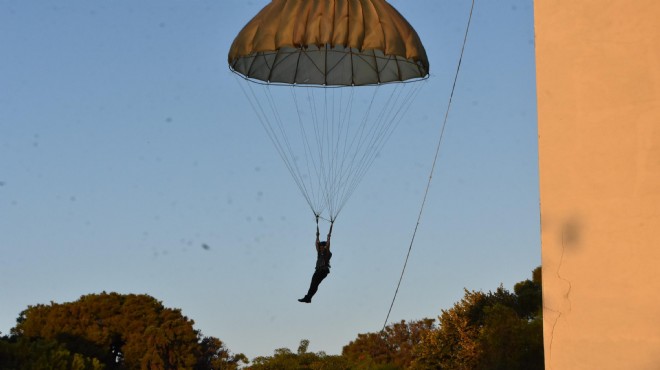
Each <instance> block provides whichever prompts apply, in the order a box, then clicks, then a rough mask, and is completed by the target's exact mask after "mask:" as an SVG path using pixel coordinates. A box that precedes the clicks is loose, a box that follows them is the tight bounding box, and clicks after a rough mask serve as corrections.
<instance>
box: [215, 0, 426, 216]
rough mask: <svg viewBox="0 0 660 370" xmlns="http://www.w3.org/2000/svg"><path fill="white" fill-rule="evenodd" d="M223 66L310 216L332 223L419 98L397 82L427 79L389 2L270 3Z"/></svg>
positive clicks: (413, 87)
mask: <svg viewBox="0 0 660 370" xmlns="http://www.w3.org/2000/svg"><path fill="white" fill-rule="evenodd" d="M228 61H229V67H230V69H231V70H232V71H234V72H236V73H237V74H238V75H240V76H242V77H243V79H245V80H247V81H248V82H241V81H239V86H240V87H241V89H242V90H243V93H244V94H245V96H246V98H247V99H248V100H249V102H250V104H251V106H252V109H253V111H254V113H255V115H256V116H257V118H258V119H259V122H260V123H261V124H262V126H263V127H264V129H265V130H266V133H267V135H268V137H269V138H270V139H271V141H272V142H273V144H274V145H275V148H276V149H277V151H278V154H279V155H280V157H282V159H283V160H284V163H285V165H286V167H287V169H288V170H289V172H290V173H291V175H292V177H293V179H294V181H295V183H296V185H297V186H298V189H299V190H300V192H301V193H302V195H303V196H304V198H305V200H306V201H307V203H308V204H309V206H310V208H311V209H312V211H313V212H314V214H315V215H317V216H322V217H326V218H328V219H329V220H332V221H333V220H335V218H336V217H337V215H338V214H339V212H340V211H341V209H342V208H343V207H344V205H345V204H346V202H347V200H348V198H350V196H351V194H353V192H354V190H355V189H356V188H357V185H358V184H359V183H360V181H361V179H362V178H363V177H364V175H365V173H366V172H367V170H368V169H369V168H370V167H371V165H372V164H373V162H374V160H375V158H376V157H377V156H378V154H379V151H380V150H381V148H382V147H383V146H384V145H385V142H387V140H388V139H389V138H390V137H391V135H392V134H393V132H394V129H395V128H396V126H397V125H398V124H399V122H401V120H402V119H403V118H404V117H405V115H406V112H407V111H408V108H409V107H410V105H411V102H412V101H414V98H415V96H416V95H417V93H418V92H419V90H420V86H421V84H419V83H403V82H412V81H417V80H421V79H425V78H426V77H427V76H428V72H429V62H428V60H427V57H426V51H425V50H424V47H423V46H422V43H421V42H420V38H419V36H418V35H417V33H416V32H415V30H414V29H413V28H412V27H411V26H410V24H409V23H408V22H407V21H406V20H405V19H404V18H403V16H401V14H399V12H397V11H396V10H395V9H394V8H393V7H392V6H391V5H389V4H388V3H387V2H386V1H385V0H273V1H272V2H271V3H270V4H268V5H267V6H266V7H264V8H263V9H262V10H261V11H260V12H259V13H258V14H257V15H256V16H255V17H254V18H253V19H252V20H251V21H250V22H249V23H248V24H247V25H245V27H244V28H243V29H242V30H241V31H240V33H239V34H238V36H237V37H236V39H235V40H234V43H233V44H232V46H231V49H230V51H229V57H228ZM250 82H259V83H258V84H255V83H250ZM273 85H276V86H273ZM281 85H284V86H288V87H289V88H284V87H283V86H281ZM271 87H272V88H271ZM318 87H325V88H318ZM329 87H342V88H329Z"/></svg>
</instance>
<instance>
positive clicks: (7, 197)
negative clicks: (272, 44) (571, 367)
mask: <svg viewBox="0 0 660 370" xmlns="http://www.w3.org/2000/svg"><path fill="white" fill-rule="evenodd" d="M266 4H267V1H265V0H259V1H257V0H253V1H244V0H240V1H239V0H193V1H182V0H178V1H175V0H143V1H139V2H136V1H129V0H117V1H112V2H107V1H100V0H92V1H90V0H66V1H60V2H51V1H45V0H32V1H24V0H0V45H2V49H3V50H2V55H3V56H2V58H0V256H2V258H0V281H2V283H1V284H0V331H2V332H3V333H7V332H8V331H9V329H10V328H11V327H13V326H14V324H15V319H16V317H17V316H18V314H19V313H20V311H21V310H23V309H25V308H26V307H27V306H28V305H31V304H38V303H48V302H50V301H55V302H65V301H72V300H76V299H77V298H79V297H80V296H81V295H84V294H89V293H99V292H101V291H117V292H121V293H146V294H149V295H152V296H154V297H156V298H157V299H159V300H162V301H163V303H164V304H165V305H166V306H168V307H177V308H181V309H182V310H183V313H184V314H185V315H187V316H188V317H190V318H192V319H194V320H195V322H196V324H195V326H196V328H198V329H201V330H202V331H203V333H204V334H206V335H212V336H216V337H218V338H220V339H221V340H223V341H224V342H225V343H226V344H227V346H228V347H229V348H230V349H231V350H232V351H234V352H242V353H245V354H246V355H248V357H250V358H252V357H255V356H257V355H269V354H271V353H272V351H273V350H274V349H276V348H279V347H289V348H292V349H295V348H297V345H298V342H299V341H300V339H309V340H310V342H311V343H310V350H312V351H318V350H325V351H326V352H328V353H332V354H335V353H340V352H341V347H342V346H343V345H345V344H348V342H349V341H351V340H353V339H355V337H356V336H357V334H358V333H366V332H373V331H377V330H379V329H380V327H381V326H382V324H383V321H384V320H385V315H386V314H387V309H388V307H389V304H390V301H391V299H392V295H393V293H394V288H395V286H396V282H397V280H398V277H399V274H400V271H401V267H402V264H403V261H404V258H405V254H406V251H407V248H408V244H409V243H410V238H411V235H412V231H413V228H414V226H415V222H416V218H417V214H418V212H419V206H420V203H421V200H422V195H423V192H424V188H425V186H426V182H427V179H428V176H429V170H430V166H431V162H432V160H433V155H434V151H435V145H436V143H437V140H438V135H439V130H440V126H441V123H442V117H443V116H444V109H445V107H446V104H447V99H448V97H449V92H450V90H451V82H452V79H453V75H454V72H455V69H456V63H457V60H458V56H459V52H460V46H461V42H462V37H463V32H464V28H465V24H466V21H467V17H468V13H469V8H470V2H469V1H467V0H443V1H438V0H414V1H402V0H397V1H394V0H392V1H391V4H392V5H394V6H395V7H396V8H397V9H398V10H399V11H400V12H401V13H402V14H403V15H404V16H405V17H406V19H408V21H409V22H410V23H411V24H412V25H413V26H414V27H415V29H416V30H417V31H418V33H419V35H420V37H421V39H422V41H423V43H424V45H425V47H426V50H427V53H428V56H429V60H430V64H431V78H430V79H429V80H427V82H425V86H424V87H423V89H422V92H421V94H420V96H419V97H418V99H417V100H416V101H415V102H414V103H413V106H412V108H411V110H410V111H409V113H408V116H407V117H406V119H404V121H403V122H402V123H401V124H400V126H399V127H398V128H397V131H396V132H395V134H394V135H393V136H392V138H391V139H390V141H389V142H388V143H387V145H386V146H385V148H384V149H383V150H382V151H381V153H380V155H379V158H378V159H377V161H376V162H375V164H374V166H373V167H372V168H371V170H370V172H369V173H368V174H367V176H366V177H365V179H364V180H363V182H362V183H361V185H360V187H359V188H358V189H357V191H356V193H355V194H354V195H353V197H352V198H351V199H350V201H349V202H348V204H347V205H346V207H345V208H344V210H343V211H342V213H341V215H340V217H339V219H338V220H337V223H336V225H335V232H334V233H333V253H334V257H333V268H332V273H331V274H330V276H329V277H328V278H327V279H326V280H325V281H324V282H323V283H322V285H321V288H320V290H319V293H318V294H317V296H316V297H315V299H314V303H313V304H311V305H304V304H300V303H298V302H297V301H296V300H297V298H300V297H301V296H302V295H304V293H305V292H306V290H307V287H308V285H309V280H310V278H311V275H312V272H313V268H314V262H315V251H314V249H313V241H314V232H315V224H314V219H313V216H312V214H311V212H310V211H309V208H308V206H307V204H306V203H305V201H304V200H303V198H302V196H301V195H300V194H299V193H298V190H297V188H296V186H295V185H294V183H293V181H292V179H291V177H290V175H289V173H288V172H287V170H286V169H285V167H284V165H283V163H282V161H281V160H280V158H279V157H278V156H277V154H276V152H275V150H274V148H273V146H272V144H271V142H270V141H269V140H268V138H267V136H266V135H265V133H264V130H263V128H262V127H261V126H260V125H259V123H258V122H257V120H256V118H255V115H254V113H253V112H252V110H251V108H250V107H249V105H248V104H247V101H246V99H245V97H244V96H243V94H242V93H241V90H240V88H239V86H238V85H237V81H236V78H235V77H234V75H233V74H232V73H231V72H230V71H229V70H228V68H227V61H226V55H227V52H228V50H229V46H230V44H231V42H232V40H233V38H234V37H235V36H236V34H237V33H238V31H239V30H240V29H241V27H242V26H243V25H244V24H245V23H246V22H247V21H249V20H250V19H251V18H252V16H254V15H255V14H256V13H257V12H258V11H259V10H260V9H261V8H262V7H263V6H264V5H266ZM535 94H536V93H535V74H534V32H533V7H532V1H531V0H529V1H522V0H520V1H519V0H502V1H497V2H495V1H479V0H477V3H476V7H475V12H474V17H473V23H472V28H471V30H470V35H469V39H468V44H467V47H466V50H465V55H464V59H463V66H462V69H461V74H460V76H459V80H458V84H457V87H456V92H455V95H454V103H453V105H452V110H451V112H450V116H449V122H448V126H447V130H446V132H445V137H444V142H443V146H442V148H441V151H440V157H439V162H438V165H437V168H436V172H435V175H434V177H433V183H432V185H431V190H430V194H429V198H428V200H427V204H426V209H425V213H424V215H423V217H422V221H421V224H420V227H419V231H418V233H417V237H416V241H415V245H414V247H413V251H412V255H411V259H410V262H409V264H408V270H407V272H406V276H405V277H404V280H403V283H402V286H401V288H400V291H399V295H398V298H397V302H396V304H395V306H394V309H393V311H392V314H391V316H390V322H393V321H399V320H402V319H405V320H414V319H421V318H424V317H436V316H437V315H439V314H440V310H441V309H443V308H449V307H450V306H451V305H452V304H453V303H454V302H456V301H457V300H458V299H460V298H461V297H462V295H463V288H464V287H466V288H469V289H483V290H490V289H495V288H496V287H497V286H498V285H499V284H500V283H502V284H503V285H504V286H505V287H506V288H509V289H511V288H512V286H513V284H514V283H515V282H517V281H520V280H523V279H525V278H528V277H529V276H530V274H531V270H532V269H533V268H535V267H536V266H538V265H540V263H541V257H540V236H539V196H538V155H537V128H536V95H535ZM322 227H327V225H322ZM324 232H325V230H323V231H322V233H324ZM203 245H207V246H208V249H205V248H203V247H202V246H203Z"/></svg>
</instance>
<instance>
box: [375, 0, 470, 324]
mask: <svg viewBox="0 0 660 370" xmlns="http://www.w3.org/2000/svg"><path fill="white" fill-rule="evenodd" d="M474 1H475V0H472V5H471V7H470V15H469V17H468V21H467V25H466V26H465V35H464V36H463V46H462V47H461V53H460V56H459V58H458V64H457V66H456V74H455V75H454V82H453V84H452V87H451V93H450V94H449V101H448V102H447V109H446V110H445V117H444V120H443V121H442V127H441V128H440V137H439V138H438V144H437V146H436V149H435V156H434V157H433V164H432V165H431V171H430V174H429V180H428V182H427V184H426V190H425V191H424V197H423V198H422V204H421V206H420V209H419V215H418V216H417V223H416V224H415V228H414V230H413V234H412V238H411V240H410V245H409V247H408V254H406V260H405V262H404V263H403V269H402V270H401V276H400V277H399V282H398V283H397V285H396V290H395V291H394V297H392V303H391V304H390V308H389V310H388V311H387V316H386V317H385V322H384V323H383V328H382V329H381V332H383V331H385V328H386V327H387V320H389V318H390V313H392V307H393V306H394V301H395V300H396V296H397V293H399V287H401V280H403V275H404V273H405V271H406V266H407V265H408V258H409V257H410V252H411V250H412V247H413V243H414V242H415V235H416V234H417V229H418V227H419V223H420V221H421V219H422V213H423V211H424V205H425V204H426V198H427V196H428V193H429V188H430V187H431V180H432V179H433V172H434V171H435V166H436V163H437V161H438V155H439V153H440V146H441V144H442V139H443V137H444V134H445V127H446V126H447V119H448V118H449V111H450V109H451V102H452V98H453V97H454V91H455V90H456V81H457V80H458V74H459V72H460V70H461V62H462V61H463V53H464V51H465V44H466V43H467V37H468V33H469V31H470V23H471V22H472V13H473V11H474Z"/></svg>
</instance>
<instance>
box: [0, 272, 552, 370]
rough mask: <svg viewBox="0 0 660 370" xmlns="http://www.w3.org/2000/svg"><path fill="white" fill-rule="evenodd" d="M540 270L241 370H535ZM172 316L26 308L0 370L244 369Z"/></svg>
mask: <svg viewBox="0 0 660 370" xmlns="http://www.w3.org/2000/svg"><path fill="white" fill-rule="evenodd" d="M542 312H543V310H542V294H541V268H540V267H538V268H536V269H535V270H534V271H533V272H532V280H525V281H521V282H519V283H517V284H515V286H514V289H513V293H512V292H510V291H508V290H506V289H504V287H502V286H500V287H499V288H497V289H496V290H495V291H489V292H487V293H484V292H481V291H470V290H467V289H466V290H465V294H464V296H463V298H462V299H461V300H460V301H459V302H457V303H455V304H454V306H453V307H451V308H449V309H447V310H442V311H441V314H440V316H439V317H438V321H437V324H436V320H434V319H428V318H425V319H422V320H418V321H410V322H406V321H401V322H398V323H394V324H391V325H388V326H387V327H385V329H384V330H382V331H380V332H376V333H366V334H358V336H357V338H356V339H355V340H354V341H351V342H350V343H349V344H347V345H346V346H344V348H343V351H342V355H341V356H328V355H327V354H326V353H324V352H317V353H313V352H309V341H308V340H306V339H303V340H301V341H300V344H299V346H298V348H297V350H296V351H295V352H293V351H291V350H290V349H288V348H279V349H277V350H275V351H274V354H273V355H272V356H261V357H257V358H255V359H253V360H252V363H251V364H250V365H247V366H245V367H244V368H243V369H244V370H403V369H410V370H541V369H543V365H544V363H543V333H542V326H543V319H542ZM193 324H194V322H193V321H192V320H190V319H188V318H187V317H185V316H183V315H182V314H181V311H180V310H178V309H170V308H166V307H164V306H163V305H162V303H161V302H159V301H157V300H156V299H154V298H152V297H150V296H148V295H132V294H130V295H121V294H117V293H109V294H108V293H101V294H92V295H87V296H83V297H81V298H80V299H79V300H78V301H75V302H71V303H63V304H57V303H53V302H51V303H50V304H49V305H35V306H29V307H28V308H27V309H26V310H25V311H23V312H21V314H20V316H19V317H18V319H17V325H16V327H14V328H13V329H12V330H11V335H10V336H3V337H0V370H41V369H56V370H60V369H62V370H115V369H121V370H124V369H127V370H132V369H136V370H137V369H139V370H166V369H167V370H169V369H177V370H186V369H189V370H238V369H239V368H240V367H241V366H243V365H246V364H248V360H247V358H246V357H245V355H243V354H232V353H231V352H230V351H229V350H228V349H227V348H226V347H225V345H224V343H223V342H222V341H221V340H220V339H218V338H214V337H203V336H202V335H201V334H200V332H199V331H197V330H195V329H194V328H193Z"/></svg>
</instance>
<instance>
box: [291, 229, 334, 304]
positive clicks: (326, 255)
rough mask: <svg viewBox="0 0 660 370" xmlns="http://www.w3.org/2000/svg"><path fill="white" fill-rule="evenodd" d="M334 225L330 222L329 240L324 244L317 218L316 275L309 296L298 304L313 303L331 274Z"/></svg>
mask: <svg viewBox="0 0 660 370" xmlns="http://www.w3.org/2000/svg"><path fill="white" fill-rule="evenodd" d="M332 225H333V222H330V230H329V231H328V238H327V240H326V241H323V242H322V241H321V240H320V239H319V236H320V235H321V234H320V232H319V222H318V216H316V253H317V255H316V269H315V270H314V275H312V282H311V283H310V285H309V290H308V291H307V294H306V295H305V296H304V297H303V298H300V299H299V300H298V302H303V303H312V297H313V296H314V294H316V291H317V290H318V289H319V284H321V282H322V281H323V279H325V278H326V277H327V276H328V274H329V273H330V258H332V252H330V235H332Z"/></svg>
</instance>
